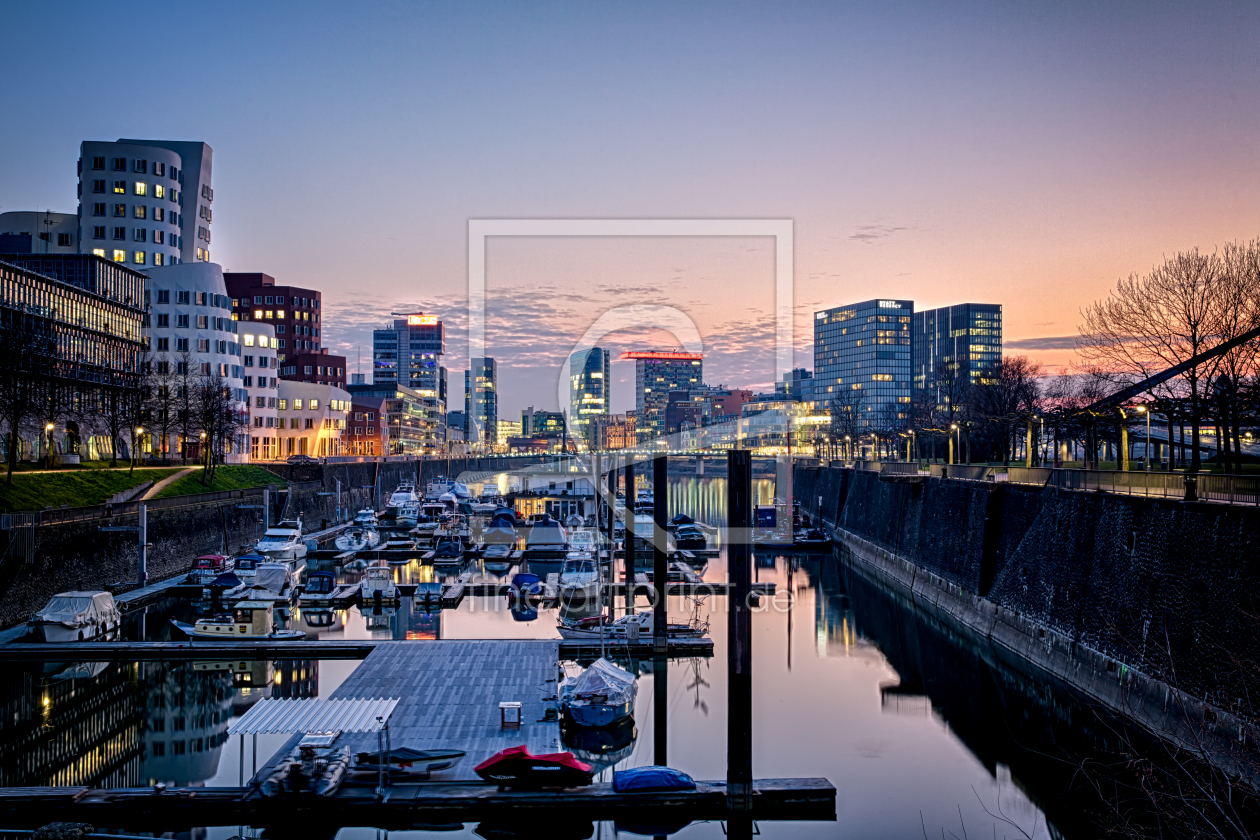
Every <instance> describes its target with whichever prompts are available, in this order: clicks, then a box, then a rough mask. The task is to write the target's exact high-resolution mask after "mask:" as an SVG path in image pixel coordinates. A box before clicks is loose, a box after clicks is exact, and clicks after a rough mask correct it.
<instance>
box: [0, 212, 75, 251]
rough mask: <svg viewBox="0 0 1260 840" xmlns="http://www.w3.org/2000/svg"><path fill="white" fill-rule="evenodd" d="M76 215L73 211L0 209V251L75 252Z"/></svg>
mask: <svg viewBox="0 0 1260 840" xmlns="http://www.w3.org/2000/svg"><path fill="white" fill-rule="evenodd" d="M77 253H79V217H78V216H76V215H74V214H73V213H54V212H52V211H51V210H45V211H43V212H26V211H21V210H15V211H12V212H9V213H0V254H77Z"/></svg>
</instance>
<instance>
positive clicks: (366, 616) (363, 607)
mask: <svg viewBox="0 0 1260 840" xmlns="http://www.w3.org/2000/svg"><path fill="white" fill-rule="evenodd" d="M359 614H360V615H362V616H363V627H364V629H365V630H390V631H392V630H393V626H394V619H395V618H397V617H398V607H396V606H385V605H381V604H359Z"/></svg>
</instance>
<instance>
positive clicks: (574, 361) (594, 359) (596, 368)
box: [569, 347, 612, 447]
mask: <svg viewBox="0 0 1260 840" xmlns="http://www.w3.org/2000/svg"><path fill="white" fill-rule="evenodd" d="M610 364H611V360H610V359H609V356H608V351H607V350H605V349H604V348H602V347H592V348H591V349H590V350H583V351H582V352H580V353H574V354H573V355H572V356H570V357H569V426H570V430H571V431H572V433H573V435H574V437H582V438H585V439H586V442H587V444H588V445H589V446H592V447H593V446H594V445H595V436H594V428H593V427H592V425H591V420H592V419H594V418H595V417H597V416H599V415H603V414H608V412H609V409H610V407H611V399H612V378H611V377H610V376H609V373H610Z"/></svg>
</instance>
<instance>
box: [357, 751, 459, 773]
mask: <svg viewBox="0 0 1260 840" xmlns="http://www.w3.org/2000/svg"><path fill="white" fill-rule="evenodd" d="M382 754H383V753H382V752H380V751H377V752H361V753H358V754H357V755H356V756H355V757H354V769H355V770H361V771H367V772H371V773H378V772H380V770H381V757H382ZM465 755H467V753H465V752H464V751H463V750H415V749H412V748H411V747H395V748H394V749H392V750H390V751H389V753H388V757H387V758H385V771H386V772H387V773H389V775H390V776H391V777H395V776H421V777H426V776H428V775H429V774H430V773H436V772H438V771H439V770H450V769H451V768H452V767H454V766H455V765H457V764H459V763H460V762H461V761H463V760H464V756H465Z"/></svg>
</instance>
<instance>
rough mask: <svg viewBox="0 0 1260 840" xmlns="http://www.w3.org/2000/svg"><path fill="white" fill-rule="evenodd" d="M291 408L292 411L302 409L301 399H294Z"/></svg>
mask: <svg viewBox="0 0 1260 840" xmlns="http://www.w3.org/2000/svg"><path fill="white" fill-rule="evenodd" d="M293 410H294V411H301V410H302V401H301V400H294V401H293Z"/></svg>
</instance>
